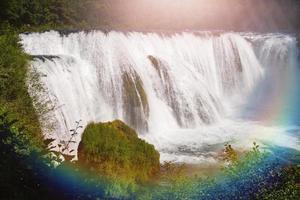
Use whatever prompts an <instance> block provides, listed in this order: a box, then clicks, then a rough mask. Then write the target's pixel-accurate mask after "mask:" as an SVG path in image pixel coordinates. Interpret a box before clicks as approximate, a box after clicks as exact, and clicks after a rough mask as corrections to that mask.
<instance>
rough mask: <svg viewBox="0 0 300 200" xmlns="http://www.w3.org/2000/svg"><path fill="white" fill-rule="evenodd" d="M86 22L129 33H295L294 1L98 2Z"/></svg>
mask: <svg viewBox="0 0 300 200" xmlns="http://www.w3.org/2000/svg"><path fill="white" fill-rule="evenodd" d="M87 18H88V19H89V21H92V22H93V24H94V25H96V26H98V27H108V28H114V29H129V30H234V31H295V30H297V31H298V30H299V29H300V22H299V20H298V19H299V18H300V2H299V1H297V0H264V1H262V0H185V1H183V0H130V1H128V0H98V1H94V2H93V3H92V4H91V6H90V9H89V12H88V13H87Z"/></svg>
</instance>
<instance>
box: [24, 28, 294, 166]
mask: <svg viewBox="0 0 300 200" xmlns="http://www.w3.org/2000/svg"><path fill="white" fill-rule="evenodd" d="M21 40H22V41H21V42H22V45H23V47H24V49H25V51H26V52H27V53H29V54H31V55H33V56H34V57H35V59H34V61H33V65H32V68H33V69H36V70H37V71H38V72H40V73H42V74H44V75H45V76H44V77H41V81H42V83H43V84H44V87H45V88H46V90H47V91H48V92H47V94H44V95H46V96H48V98H49V99H50V100H51V101H52V102H53V104H55V106H56V109H55V110H54V112H53V117H54V118H55V119H56V128H55V130H54V131H53V132H51V133H47V134H48V137H54V138H57V139H58V140H63V139H66V138H69V137H70V133H69V130H70V129H72V128H74V123H75V121H78V120H79V119H82V124H83V125H86V124H87V123H89V122H92V121H96V122H98V121H111V120H114V119H121V120H123V121H125V122H126V123H127V124H129V125H130V126H132V127H134V128H136V129H137V130H138V131H139V132H140V136H141V137H143V138H145V139H146V140H148V141H150V142H151V143H153V144H154V145H155V146H156V147H157V148H158V149H159V150H160V151H161V155H162V160H170V159H175V160H177V161H187V162H193V161H197V162H198V161H199V160H201V159H202V158H203V154H201V153H199V152H202V153H203V152H204V151H203V148H209V147H210V146H211V145H216V144H222V143H223V142H226V141H229V140H232V139H233V138H235V137H236V136H241V135H242V134H243V133H242V132H243V131H244V133H246V132H247V128H246V126H252V127H253V126H258V125H253V124H252V123H251V122H245V119H243V118H241V111H242V110H243V109H244V108H245V107H247V106H249V105H247V104H248V103H249V102H248V99H249V98H250V97H251V95H253V93H254V91H256V90H257V87H258V83H260V82H263V81H264V80H265V78H266V77H268V75H266V73H267V72H270V71H276V69H274V70H270V69H269V67H270V66H269V65H270V64H272V61H274V58H273V57H272V56H269V55H267V54H271V53H272V51H278V52H279V51H280V50H282V51H284V50H286V52H285V53H281V54H280V55H279V57H278V60H279V62H281V63H283V64H286V62H287V61H286V59H287V57H289V55H290V54H291V53H290V52H289V51H288V48H289V47H290V45H291V44H295V39H294V38H292V37H291V36H288V35H256V34H237V33H222V34H218V35H216V34H212V33H182V34H174V35H172V36H161V35H158V34H154V33H149V34H142V33H134V32H133V33H121V32H110V33H108V34H105V33H103V32H100V31H91V32H88V33H86V32H78V33H71V34H68V35H60V34H59V33H58V32H54V31H50V32H46V33H32V34H23V35H21ZM278 41H279V42H278ZM276 42H277V43H276ZM275 55H276V56H277V54H275ZM280 56H281V57H280ZM276 64H277V65H282V64H280V63H279V64H278V63H276ZM272 74H273V73H272ZM29 84H30V83H29ZM228 123H229V124H230V125H225V124H228ZM251 124H252V125H251ZM266 129H268V128H266ZM270 131H274V129H273V128H270ZM248 132H249V130H248ZM79 141H80V135H79V136H78V138H77V144H75V147H76V146H77V145H78V142H79ZM189 152H190V154H189ZM197 152H198V153H197Z"/></svg>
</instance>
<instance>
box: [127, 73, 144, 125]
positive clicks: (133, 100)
mask: <svg viewBox="0 0 300 200" xmlns="http://www.w3.org/2000/svg"><path fill="white" fill-rule="evenodd" d="M122 81H123V109H124V112H125V113H124V116H125V120H126V122H127V123H128V124H129V125H130V126H132V127H134V128H136V129H137V130H139V131H147V130H148V122H147V119H148V117H149V104H148V98H147V94H146V92H145V89H144V85H143V82H142V80H141V78H140V77H139V75H138V74H137V73H136V72H135V71H133V72H132V73H128V72H124V74H123V75H122Z"/></svg>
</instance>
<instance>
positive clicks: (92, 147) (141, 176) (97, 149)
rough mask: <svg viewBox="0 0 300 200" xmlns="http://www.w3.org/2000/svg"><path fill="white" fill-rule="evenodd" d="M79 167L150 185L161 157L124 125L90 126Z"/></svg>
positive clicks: (99, 124)
mask: <svg viewBox="0 0 300 200" xmlns="http://www.w3.org/2000/svg"><path fill="white" fill-rule="evenodd" d="M78 163H79V165H81V166H83V167H85V168H87V169H88V170H90V171H93V172H96V173H100V174H101V175H104V176H107V177H112V178H120V179H126V180H133V181H136V182H144V181H148V180H149V179H151V178H152V177H154V175H155V174H156V173H157V172H158V171H159V168H160V163H159V153H158V152H157V151H156V150H155V148H154V146H153V145H150V144H148V143H146V142H145V141H144V140H141V139H139V138H138V136H137V133H136V132H135V130H134V129H132V128H130V127H128V126H127V125H126V124H124V123H123V122H122V121H119V120H116V121H113V122H108V123H97V124H96V123H91V124H89V125H88V126H87V127H86V129H85V131H84V133H83V136H82V140H81V142H80V144H79V148H78Z"/></svg>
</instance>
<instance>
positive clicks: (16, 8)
mask: <svg viewBox="0 0 300 200" xmlns="http://www.w3.org/2000/svg"><path fill="white" fill-rule="evenodd" d="M107 2H108V1H105V0H98V1H97V0H9V1H5V0H4V1H0V9H1V12H0V91H1V92H0V154H1V159H0V175H1V180H0V199H97V198H100V199H102V198H106V199H109V198H114V199H125V198H127V199H299V197H300V193H299V191H300V183H299V180H300V168H299V165H297V163H296V164H295V163H291V162H288V163H286V162H283V161H282V159H281V158H280V157H278V155H280V152H278V151H275V153H274V155H273V154H271V153H267V152H262V151H261V150H260V149H259V147H258V145H257V144H254V147H253V149H252V150H251V151H250V152H248V153H245V154H242V155H239V154H238V153H237V152H236V151H235V149H234V148H233V146H231V145H229V144H228V145H226V146H225V150H224V156H223V160H224V161H225V162H226V165H225V166H224V169H223V170H222V172H220V174H219V175H218V176H216V177H209V178H199V177H195V178H190V177H186V176H185V175H184V170H185V166H184V165H178V164H174V163H171V162H170V163H165V164H164V165H162V166H159V154H158V152H157V151H155V149H154V147H153V146H152V145H149V144H147V143H146V142H144V141H143V140H140V139H138V137H137V134H136V132H135V131H134V130H133V129H131V128H129V127H128V126H126V125H125V124H124V123H122V122H121V121H114V122H111V123H99V124H94V123H92V124H90V125H89V126H88V127H87V128H86V130H85V132H84V135H83V140H82V142H81V144H80V148H79V155H78V156H79V161H78V162H77V163H76V162H75V163H74V162H71V159H69V158H68V157H67V156H66V155H62V152H54V151H53V150H52V149H51V148H48V146H49V145H50V146H51V142H52V141H51V140H45V141H44V140H43V139H44V138H43V136H42V131H41V126H40V123H39V120H38V115H39V114H40V113H44V112H47V111H48V108H47V109H46V110H45V109H44V108H45V105H44V104H41V105H35V106H38V108H37V107H36V109H34V106H33V104H34V103H35V98H34V97H33V98H32V97H31V96H30V95H29V93H28V87H27V84H26V81H27V74H28V73H34V72H30V71H29V70H28V67H29V62H30V60H31V58H30V56H28V55H26V54H25V53H24V52H23V50H22V48H21V47H20V44H19V38H18V34H19V33H20V32H24V31H41V30H48V29H74V28H75V29H78V28H89V27H93V28H95V27H100V28H101V27H103V26H104V25H107V26H109V27H119V25H118V24H119V22H118V17H117V16H111V18H110V17H107V16H108V15H107V16H105V15H106V14H107V13H113V11H114V10H115V9H117V7H118V6H120V7H122V5H123V4H117V3H116V4H115V5H118V6H115V7H114V8H112V7H111V6H107V5H109V4H107ZM115 2H117V1H115ZM123 2H125V1H123ZM278 2H281V4H280V5H282V4H283V3H282V2H283V1H279V0H278ZM284 2H286V1H284ZM289 2H291V1H289ZM297 5H298V4H297ZM298 7H299V6H295V10H297V9H298ZM99 10H101V11H103V12H99ZM182 10H184V9H182ZM152 11H153V10H152ZM152 11H151V12H152ZM153 13H155V12H153ZM298 13H299V12H298ZM143 14H144V13H143ZM178 16H180V15H178ZM135 17H136V16H135ZM155 17H156V16H155ZM155 17H154V18H153V16H152V19H156V18H155ZM123 18H124V19H125V18H126V17H123ZM296 19H297V18H296ZM152 21H157V20H152ZM166 23H168V20H167V21H166ZM293 23H297V24H298V21H297V22H293ZM124 24H126V23H124V22H123V25H122V26H120V27H123V28H124ZM143 24H144V25H147V24H151V22H148V23H143ZM129 25H130V26H129V27H139V28H142V26H139V25H138V24H129ZM298 25H299V24H298ZM178 26H180V24H178ZM151 27H154V28H161V27H167V26H165V24H164V23H162V24H154V25H153V24H152V26H151ZM176 27H177V26H175V27H174V26H172V27H169V28H176ZM196 27H202V26H201V25H196ZM125 28H128V27H127V24H126V26H125ZM177 28H178V27H177ZM149 60H150V61H151V62H152V64H153V65H154V67H157V65H158V64H159V63H158V60H157V59H155V58H154V57H153V56H152V57H151V56H149ZM31 78H33V79H34V80H35V82H36V83H38V79H39V74H33V76H32V77H31ZM123 79H124V90H126V91H128V92H126V93H128V96H127V97H124V98H126V99H127V101H130V102H134V103H133V104H134V105H132V106H138V107H142V108H143V109H144V114H145V115H148V109H149V108H148V101H147V98H146V96H145V94H144V93H145V91H144V88H143V85H142V84H140V83H139V82H140V81H139V78H138V77H135V79H136V81H135V82H137V83H138V85H137V90H138V91H134V90H132V88H133V85H132V81H130V78H129V76H128V75H124V77H123ZM33 89H34V90H37V91H36V92H37V93H38V92H39V90H40V89H41V88H40V85H38V84H37V85H34V86H33ZM137 92H138V93H139V96H140V97H141V102H139V100H138V98H137ZM33 95H34V94H33ZM45 104H47V102H45ZM39 108H41V110H39ZM140 118H142V117H140ZM132 121H138V119H135V120H132ZM46 123H50V122H48V121H47V122H46ZM132 123H133V122H132ZM139 123H141V124H142V125H143V126H146V125H145V124H144V123H145V122H143V121H141V122H139ZM78 127H79V126H77V127H76V128H75V129H74V130H73V132H72V134H75V133H77V128H78ZM68 142H72V138H71V139H70V141H67V143H66V145H65V146H63V147H62V148H67V149H66V150H69V149H68V146H69V145H68V144H69V143H68ZM61 157H64V158H65V162H62V160H61V159H60V158H61ZM57 161H59V162H60V165H59V166H58V167H56V166H57V165H56V164H57ZM62 174H63V179H64V180H62ZM103 175H104V177H103ZM65 179H66V180H65Z"/></svg>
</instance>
